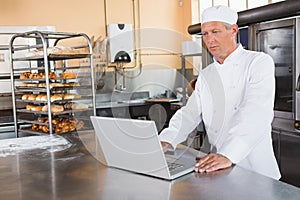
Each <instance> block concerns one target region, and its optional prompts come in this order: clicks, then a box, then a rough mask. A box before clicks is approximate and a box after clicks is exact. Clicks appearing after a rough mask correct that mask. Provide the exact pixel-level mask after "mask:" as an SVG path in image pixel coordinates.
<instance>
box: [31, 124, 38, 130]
mask: <svg viewBox="0 0 300 200" xmlns="http://www.w3.org/2000/svg"><path fill="white" fill-rule="evenodd" d="M31 130H33V131H38V130H39V125H38V124H32V126H31Z"/></svg>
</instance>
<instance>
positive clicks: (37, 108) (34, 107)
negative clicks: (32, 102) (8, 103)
mask: <svg viewBox="0 0 300 200" xmlns="http://www.w3.org/2000/svg"><path fill="white" fill-rule="evenodd" d="M42 108H43V106H33V107H32V108H31V110H32V111H41V110H42Z"/></svg>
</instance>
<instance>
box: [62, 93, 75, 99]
mask: <svg viewBox="0 0 300 200" xmlns="http://www.w3.org/2000/svg"><path fill="white" fill-rule="evenodd" d="M74 98H75V95H74V94H64V100H68V99H74Z"/></svg>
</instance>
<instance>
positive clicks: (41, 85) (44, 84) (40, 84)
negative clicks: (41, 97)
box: [38, 83, 46, 87]
mask: <svg viewBox="0 0 300 200" xmlns="http://www.w3.org/2000/svg"><path fill="white" fill-rule="evenodd" d="M38 87H46V83H39V84H38Z"/></svg>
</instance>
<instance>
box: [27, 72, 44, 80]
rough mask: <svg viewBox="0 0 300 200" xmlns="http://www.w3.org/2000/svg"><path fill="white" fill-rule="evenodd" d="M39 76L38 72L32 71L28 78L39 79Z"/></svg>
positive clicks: (40, 76)
mask: <svg viewBox="0 0 300 200" xmlns="http://www.w3.org/2000/svg"><path fill="white" fill-rule="evenodd" d="M39 78H42V75H41V74H39V73H36V72H34V73H31V74H29V79H39Z"/></svg>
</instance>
